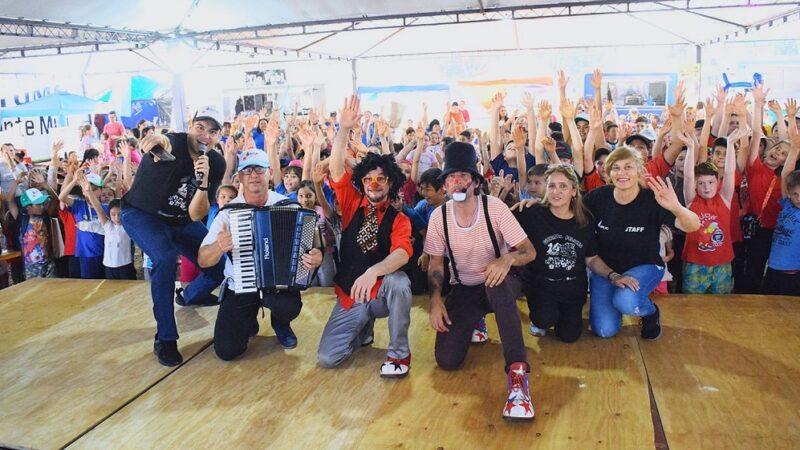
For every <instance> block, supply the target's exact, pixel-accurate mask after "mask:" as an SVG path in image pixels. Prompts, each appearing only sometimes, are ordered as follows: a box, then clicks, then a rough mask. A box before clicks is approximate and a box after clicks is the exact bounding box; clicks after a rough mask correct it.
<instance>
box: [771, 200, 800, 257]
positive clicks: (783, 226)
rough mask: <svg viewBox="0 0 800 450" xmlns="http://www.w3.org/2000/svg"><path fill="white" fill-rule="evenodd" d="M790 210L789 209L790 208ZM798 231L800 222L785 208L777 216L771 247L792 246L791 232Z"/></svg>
mask: <svg viewBox="0 0 800 450" xmlns="http://www.w3.org/2000/svg"><path fill="white" fill-rule="evenodd" d="M790 208H791V207H790ZM796 229H800V220H798V215H797V214H796V213H794V211H792V210H790V209H789V208H787V207H786V206H784V207H783V210H781V212H780V215H779V216H778V223H777V225H776V226H775V233H774V234H773V237H772V242H773V244H772V245H780V246H784V247H791V246H792V230H796Z"/></svg>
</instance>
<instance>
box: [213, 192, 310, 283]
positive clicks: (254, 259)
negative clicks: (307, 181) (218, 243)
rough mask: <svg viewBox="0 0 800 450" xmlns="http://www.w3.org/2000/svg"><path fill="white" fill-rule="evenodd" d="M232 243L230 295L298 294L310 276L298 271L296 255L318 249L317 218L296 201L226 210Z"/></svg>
mask: <svg viewBox="0 0 800 450" xmlns="http://www.w3.org/2000/svg"><path fill="white" fill-rule="evenodd" d="M225 209H228V210H229V215H230V223H231V226H230V232H231V237H232V239H233V250H232V251H231V254H230V256H231V263H232V265H233V291H234V292H235V293H237V294H244V293H251V292H259V291H268V292H274V291H279V290H281V291H286V290H289V291H292V290H295V291H296V290H303V289H305V288H307V287H308V286H309V285H310V284H311V281H312V279H313V278H314V275H315V273H316V271H311V270H308V269H306V268H305V267H303V261H302V259H301V257H302V255H303V254H305V253H307V252H308V251H309V250H311V249H312V248H314V247H315V246H319V233H318V231H317V213H316V212H315V211H311V210H308V209H304V208H300V205H299V204H297V203H296V202H287V201H283V202H279V203H276V204H275V205H273V206H265V207H260V208H256V207H252V206H245V205H236V206H233V205H231V207H229V208H225Z"/></svg>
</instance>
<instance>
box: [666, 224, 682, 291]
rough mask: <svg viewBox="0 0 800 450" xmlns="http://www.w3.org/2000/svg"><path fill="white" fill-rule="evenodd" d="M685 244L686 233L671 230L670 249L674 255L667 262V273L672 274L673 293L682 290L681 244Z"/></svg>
mask: <svg viewBox="0 0 800 450" xmlns="http://www.w3.org/2000/svg"><path fill="white" fill-rule="evenodd" d="M685 244H686V235H685V234H683V233H682V232H676V231H673V232H672V249H673V250H674V251H675V256H673V257H672V259H671V260H670V261H669V262H668V263H667V268H668V269H669V273H671V274H672V280H673V281H674V282H675V283H674V284H675V292H673V293H674V294H680V293H681V292H683V246H684V245H685Z"/></svg>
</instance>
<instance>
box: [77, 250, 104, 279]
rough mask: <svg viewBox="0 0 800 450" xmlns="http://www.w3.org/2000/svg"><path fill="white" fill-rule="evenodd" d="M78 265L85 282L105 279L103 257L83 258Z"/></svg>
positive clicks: (80, 258)
mask: <svg viewBox="0 0 800 450" xmlns="http://www.w3.org/2000/svg"><path fill="white" fill-rule="evenodd" d="M77 259H78V264H80V268H81V278H82V279H84V280H102V279H103V278H104V277H105V274H106V273H105V268H104V267H103V255H100V256H81V257H79V258H77Z"/></svg>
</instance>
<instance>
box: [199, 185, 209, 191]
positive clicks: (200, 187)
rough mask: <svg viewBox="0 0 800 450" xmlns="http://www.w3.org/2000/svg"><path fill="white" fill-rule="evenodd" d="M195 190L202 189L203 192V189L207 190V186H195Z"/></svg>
mask: <svg viewBox="0 0 800 450" xmlns="http://www.w3.org/2000/svg"><path fill="white" fill-rule="evenodd" d="M197 190H198V191H203V192H205V191H207V190H208V186H206V187H203V186H197Z"/></svg>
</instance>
